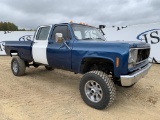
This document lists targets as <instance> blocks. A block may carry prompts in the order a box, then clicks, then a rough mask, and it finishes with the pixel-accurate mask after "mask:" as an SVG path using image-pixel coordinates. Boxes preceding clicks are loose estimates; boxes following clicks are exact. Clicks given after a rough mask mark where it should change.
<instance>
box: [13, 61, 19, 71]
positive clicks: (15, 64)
mask: <svg viewBox="0 0 160 120" xmlns="http://www.w3.org/2000/svg"><path fill="white" fill-rule="evenodd" d="M13 71H14V72H15V73H17V72H18V63H17V62H16V61H14V62H13Z"/></svg>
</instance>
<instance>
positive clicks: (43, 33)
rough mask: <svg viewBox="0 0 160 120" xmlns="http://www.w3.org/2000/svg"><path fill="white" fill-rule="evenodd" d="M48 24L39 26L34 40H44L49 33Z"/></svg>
mask: <svg viewBox="0 0 160 120" xmlns="http://www.w3.org/2000/svg"><path fill="white" fill-rule="evenodd" d="M49 30H50V26H47V27H41V28H40V29H39V30H38V33H37V36H36V40H46V39H47V37H48V34H49Z"/></svg>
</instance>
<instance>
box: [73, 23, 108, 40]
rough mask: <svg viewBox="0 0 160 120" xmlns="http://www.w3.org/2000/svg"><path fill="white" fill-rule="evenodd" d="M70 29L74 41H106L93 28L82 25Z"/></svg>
mask: <svg viewBox="0 0 160 120" xmlns="http://www.w3.org/2000/svg"><path fill="white" fill-rule="evenodd" d="M72 29H73V32H74V35H75V37H76V39H78V40H90V39H99V40H106V39H105V37H104V36H103V35H102V33H101V32H99V31H98V30H97V28H95V27H90V26H84V25H72Z"/></svg>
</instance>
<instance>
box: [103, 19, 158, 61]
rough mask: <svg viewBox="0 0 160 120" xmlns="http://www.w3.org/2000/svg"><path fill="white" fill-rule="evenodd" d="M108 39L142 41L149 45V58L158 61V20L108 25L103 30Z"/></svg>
mask: <svg viewBox="0 0 160 120" xmlns="http://www.w3.org/2000/svg"><path fill="white" fill-rule="evenodd" d="M104 32H105V34H106V35H105V37H106V39H107V40H108V41H115V40H123V41H142V42H146V43H149V44H150V45H151V53H150V58H151V60H152V61H153V62H158V63H160V55H159V54H158V52H160V22H158V23H150V24H139V25H130V26H120V27H115V26H112V27H108V28H106V29H105V30H104Z"/></svg>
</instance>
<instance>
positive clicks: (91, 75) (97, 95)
mask: <svg viewBox="0 0 160 120" xmlns="http://www.w3.org/2000/svg"><path fill="white" fill-rule="evenodd" d="M80 94H81V97H82V99H83V101H84V102H85V103H86V104H87V105H89V106H91V107H93V108H96V109H104V108H106V107H108V106H109V105H111V104H112V103H113V102H114V100H115V98H116V88H115V85H114V83H113V81H112V80H111V79H110V77H109V76H108V75H107V74H106V73H104V72H102V71H91V72H88V73H86V74H85V75H84V76H83V77H82V79H81V82H80Z"/></svg>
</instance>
